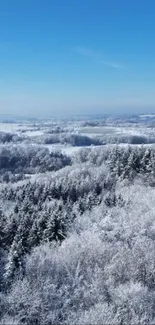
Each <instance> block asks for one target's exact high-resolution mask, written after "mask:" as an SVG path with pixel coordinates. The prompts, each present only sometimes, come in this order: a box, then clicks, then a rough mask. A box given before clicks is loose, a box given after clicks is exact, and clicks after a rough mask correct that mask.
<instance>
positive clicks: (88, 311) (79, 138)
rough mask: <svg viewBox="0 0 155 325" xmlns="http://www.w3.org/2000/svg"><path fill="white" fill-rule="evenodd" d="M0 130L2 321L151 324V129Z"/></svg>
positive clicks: (154, 158) (154, 289) (154, 291)
mask: <svg viewBox="0 0 155 325" xmlns="http://www.w3.org/2000/svg"><path fill="white" fill-rule="evenodd" d="M93 123H94V124H93ZM111 123H112V124H111ZM134 123H135V121H134ZM144 124H145V133H144ZM1 125H2V128H1V129H2V132H1V134H0V324H14V325H15V324H17V325H19V324H36V325H39V324H44V325H55V324H58V325H59V324H66V325H67V324H71V325H81V324H92V325H94V324H119V325H125V324H155V208H154V204H155V147H154V146H153V145H152V146H151V145H149V143H152V142H154V141H152V140H151V141H150V142H149V139H154V133H153V127H152V124H151V126H150V124H149V125H148V126H147V123H146V122H145V123H143V125H142V124H138V125H136V124H135V125H134V124H133V121H132V123H131V121H130V125H129V122H128V121H127V122H124V121H123V127H124V129H123V130H124V133H123V131H122V123H121V122H120V121H117V127H118V128H120V131H119V133H118V132H116V121H115V122H114V121H112V122H111V121H107V124H105V123H102V124H101V121H96V122H91V121H90V122H89V123H88V122H87V123H86V122H81V121H80V123H79V124H78V123H77V122H76V123H74V122H73V121H72V122H71V123H70V122H68V124H67V123H66V122H63V123H62V124H61V125H59V124H58V123H57V124H56V125H55V124H50V125H48V127H47V123H44V125H43V124H41V125H42V126H41V127H39V126H38V125H37V127H36V126H34V125H33V127H32V125H31V130H30V126H29V129H28V127H26V128H25V129H24V128H23V126H22V125H20V126H19V125H18V126H16V130H15V129H14V130H12V129H11V127H12V128H13V126H12V125H11V124H10V125H11V127H10V130H9V131H8V129H7V130H4V124H3V123H2V124H1ZM66 125H67V126H66ZM90 127H91V128H92V130H91V134H89V133H90ZM19 128H21V129H20V132H19ZM32 128H33V130H32ZM88 128H89V130H88ZM107 128H111V131H110V132H111V133H109V129H108V130H107ZM129 128H130V129H131V128H132V133H129V132H127V131H128V130H129ZM138 128H139V129H138ZM79 129H80V132H79ZM101 129H102V130H101ZM114 129H115V132H114ZM133 129H134V130H135V129H136V130H138V131H139V133H137V134H135V133H134V132H133ZM103 130H105V132H104V134H103ZM101 131H102V134H101ZM28 132H29V133H28ZM30 132H32V133H33V132H34V134H30ZM39 132H40V133H39ZM41 132H42V133H41ZM95 132H96V135H94V134H95ZM109 134H110V135H109ZM121 135H122V137H121ZM124 137H125V139H129V138H130V139H131V138H132V139H133V137H135V138H136V137H137V138H138V139H142V140H141V141H142V143H141V144H140V145H137V144H132V142H131V141H129V144H128V143H126V144H125V145H124V142H128V141H127V140H126V141H124ZM137 138H136V139H137ZM144 138H145V141H144V142H143V139H144ZM53 139H57V140H55V141H54V140H53ZM105 139H106V143H105ZM107 139H112V141H110V143H109V144H108V140H107ZM121 139H122V140H121ZM146 139H147V140H146ZM53 142H54V145H53V147H52V148H53V149H51V147H48V146H46V145H47V144H53ZM55 143H59V145H58V146H56V145H55ZM60 143H61V146H62V145H63V148H62V147H61V146H60ZM112 143H113V144H112ZM146 143H148V144H146ZM68 146H69V147H68ZM74 147H76V148H74ZM77 147H78V150H75V149H77ZM71 149H74V150H73V151H71Z"/></svg>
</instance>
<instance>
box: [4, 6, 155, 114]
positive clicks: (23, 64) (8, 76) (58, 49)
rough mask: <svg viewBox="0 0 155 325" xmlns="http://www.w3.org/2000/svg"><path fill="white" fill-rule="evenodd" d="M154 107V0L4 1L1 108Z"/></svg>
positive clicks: (20, 111)
mask: <svg viewBox="0 0 155 325" xmlns="http://www.w3.org/2000/svg"><path fill="white" fill-rule="evenodd" d="M123 111H124V112H132V113H133V112H135V113H136V112H138V111H139V112H144V111H145V112H155V1H154V0H1V1H0V113H1V114H18V115H33V116H37V115H38V116H40V115H41V116H44V115H55V114H63V115H65V114H88V113H108V112H109V113H113V112H115V113H119V112H123Z"/></svg>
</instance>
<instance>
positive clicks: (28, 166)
mask: <svg viewBox="0 0 155 325" xmlns="http://www.w3.org/2000/svg"><path fill="white" fill-rule="evenodd" d="M69 164H70V158H69V157H67V156H64V155H62V154H61V153H59V152H54V153H49V150H48V149H47V148H39V147H37V146H12V145H9V146H2V147H0V174H3V175H4V173H5V172H12V173H13V174H19V173H23V174H25V173H26V174H34V173H39V172H40V173H42V172H46V171H53V170H58V169H60V168H62V167H64V166H66V165H69Z"/></svg>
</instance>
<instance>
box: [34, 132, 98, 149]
mask: <svg viewBox="0 0 155 325" xmlns="http://www.w3.org/2000/svg"><path fill="white" fill-rule="evenodd" d="M36 141H37V142H38V143H42V144H56V143H60V144H68V145H71V146H73V147H75V146H76V147H79V146H80V147H82V146H91V145H94V146H99V145H102V144H103V141H102V140H100V139H98V138H93V137H88V136H86V135H81V134H73V133H64V132H61V133H59V132H55V133H53V134H48V135H43V136H42V137H39V138H36Z"/></svg>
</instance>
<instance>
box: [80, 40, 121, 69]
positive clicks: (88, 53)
mask: <svg viewBox="0 0 155 325" xmlns="http://www.w3.org/2000/svg"><path fill="white" fill-rule="evenodd" d="M75 50H76V52H77V53H78V54H80V55H83V56H87V57H91V58H93V59H95V60H96V62H98V63H100V64H102V65H105V66H109V67H111V68H114V69H124V66H123V65H122V64H120V63H118V62H111V61H108V60H106V58H105V56H103V55H102V54H100V53H97V52H95V51H93V50H91V49H89V48H86V47H81V46H78V47H76V48H75Z"/></svg>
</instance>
